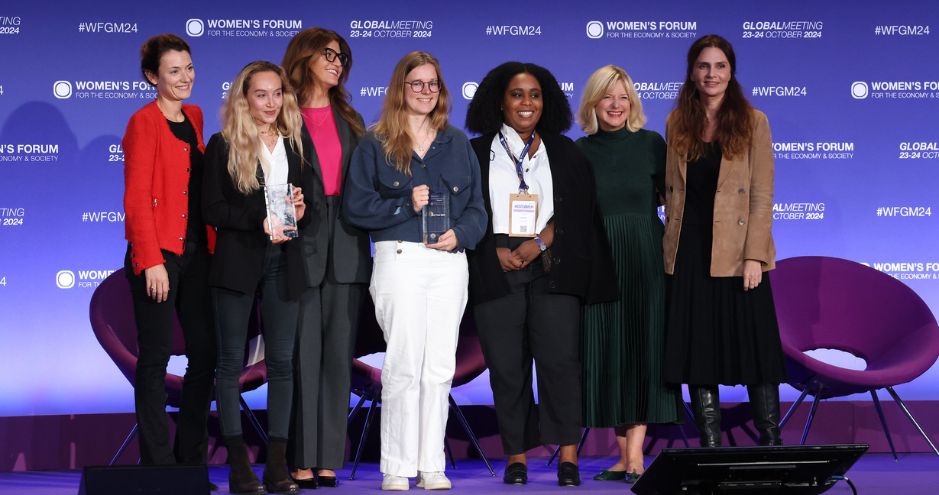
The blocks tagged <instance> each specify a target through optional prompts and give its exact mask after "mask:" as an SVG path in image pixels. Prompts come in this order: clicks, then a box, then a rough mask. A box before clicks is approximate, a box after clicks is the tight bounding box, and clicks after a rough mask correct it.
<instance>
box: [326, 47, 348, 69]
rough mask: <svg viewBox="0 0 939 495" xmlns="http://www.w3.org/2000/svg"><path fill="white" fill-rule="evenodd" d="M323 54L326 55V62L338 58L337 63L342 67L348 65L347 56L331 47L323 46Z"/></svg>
mask: <svg viewBox="0 0 939 495" xmlns="http://www.w3.org/2000/svg"><path fill="white" fill-rule="evenodd" d="M323 56H324V57H326V61H327V62H335V61H336V58H339V65H341V66H343V67H345V66H347V65H349V56H348V55H346V54H345V53H342V52H337V51H336V50H333V49H332V48H329V47H326V48H323Z"/></svg>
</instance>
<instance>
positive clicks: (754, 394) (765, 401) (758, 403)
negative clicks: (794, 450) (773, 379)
mask: <svg viewBox="0 0 939 495" xmlns="http://www.w3.org/2000/svg"><path fill="white" fill-rule="evenodd" d="M747 395H749V396H750V409H751V410H752V411H753V425H754V426H755V427H756V431H758V432H759V433H760V445H782V438H780V435H779V385H777V384H775V383H760V384H756V385H747Z"/></svg>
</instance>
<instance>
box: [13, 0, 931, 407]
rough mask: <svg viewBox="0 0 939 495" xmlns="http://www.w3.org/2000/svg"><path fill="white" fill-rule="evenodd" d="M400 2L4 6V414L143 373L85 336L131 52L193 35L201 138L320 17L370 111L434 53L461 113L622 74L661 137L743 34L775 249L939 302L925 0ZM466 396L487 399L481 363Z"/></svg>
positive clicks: (135, 90) (117, 392)
mask: <svg viewBox="0 0 939 495" xmlns="http://www.w3.org/2000/svg"><path fill="white" fill-rule="evenodd" d="M394 3H395V2H374V3H373V4H368V3H358V2H339V3H336V2H329V3H327V2H312V1H301V0H283V1H280V2H276V3H270V4H258V3H257V2H251V3H248V2H231V1H226V2H222V1H217V0H212V1H206V2H189V1H187V2H178V1H163V2H124V1H120V2H119V1H117V0H105V1H100V2H93V3H83V2H61V3H59V2H50V1H46V0H38V1H30V2H26V1H22V0H13V1H10V2H4V4H3V5H2V6H0V53H2V58H0V342H2V349H3V359H2V362H3V365H2V370H3V373H2V376H3V380H2V381H0V415H2V416H9V415H33V414H65V413H90V412H116V411H131V410H133V401H132V393H131V390H130V386H129V385H128V383H127V381H126V380H125V379H124V377H123V376H121V375H120V373H119V372H118V371H117V368H116V367H115V366H114V365H113V363H112V362H111V360H110V359H109V358H108V356H107V355H106V354H105V353H104V352H103V351H102V350H101V347H100V345H99V344H98V342H97V341H96V340H95V338H94V336H93V335H92V332H91V328H90V325H89V323H88V302H89V299H90V297H91V294H92V292H93V291H94V288H95V286H96V285H97V284H98V283H99V282H100V281H101V280H102V279H103V278H104V277H106V276H107V275H108V274H109V273H110V272H111V271H112V270H114V269H116V268H118V267H120V266H121V264H122V260H123V255H124V249H125V241H124V239H123V232H124V224H123V220H124V218H123V215H124V214H123V211H122V193H123V170H122V167H123V152H122V149H121V147H120V143H121V136H122V134H123V131H124V128H125V125H126V123H127V120H128V118H129V117H130V115H131V114H132V113H133V112H134V111H135V110H137V109H138V108H139V107H140V106H142V105H143V104H145V103H146V102H148V101H149V100H151V99H152V98H153V97H154V96H155V95H154V92H153V91H152V90H151V89H150V88H149V87H148V86H147V85H146V84H144V83H143V81H142V79H141V77H140V74H139V69H138V67H139V59H138V50H139V47H140V45H141V43H142V42H143V41H144V40H145V39H146V38H147V37H149V36H152V35H154V34H157V33H162V32H173V33H178V34H180V35H182V36H184V37H185V38H186V39H187V41H188V42H189V43H190V44H191V46H192V52H193V53H192V55H193V59H194V61H195V65H196V73H197V78H196V85H195V90H194V93H193V98H192V100H191V102H192V103H195V104H198V105H200V106H201V107H202V108H203V110H204V112H205V114H206V117H207V118H206V123H205V131H206V136H208V135H211V133H214V132H216V131H217V130H218V128H219V123H218V118H217V117H216V116H217V114H218V109H219V107H220V105H221V103H222V98H223V96H224V94H225V91H226V90H227V84H228V82H227V81H229V80H230V79H231V78H233V77H234V75H235V73H236V72H237V71H238V70H239V69H240V68H241V67H242V66H243V65H244V64H245V63H247V62H249V61H251V60H255V59H268V60H272V61H275V62H279V61H280V59H281V57H282V55H283V51H284V48H285V47H286V45H287V41H288V39H289V37H290V36H292V35H293V34H294V33H295V32H296V31H298V30H300V29H304V28H308V27H312V26H324V27H328V28H331V29H334V30H336V31H338V32H339V33H340V34H342V35H343V36H344V37H346V39H347V40H348V41H349V43H350V44H351V45H352V50H353V55H354V66H353V69H352V72H351V78H350V80H349V90H350V93H351V94H352V104H353V105H354V106H355V108H357V109H358V110H359V111H360V112H361V113H362V115H363V116H364V117H365V119H366V121H369V122H372V121H374V120H375V118H376V117H377V114H378V110H379V108H380V105H381V101H382V95H383V93H384V86H385V85H386V84H387V81H388V79H389V77H390V74H391V70H392V68H393V66H394V64H395V62H396V61H397V60H398V59H399V58H400V56H401V55H403V54H404V53H406V52H408V51H411V50H417V49H420V50H426V51H429V52H432V53H434V54H435V55H437V56H438V58H439V59H440V60H441V63H442V65H443V72H444V76H445V80H446V83H447V84H448V86H449V87H450V89H451V92H453V94H454V103H455V104H454V108H453V112H452V119H453V121H454V123H455V124H457V125H458V126H462V123H463V120H464V115H465V111H466V106H467V103H468V99H467V98H468V97H469V96H470V95H471V94H472V91H473V89H474V85H475V82H478V81H479V80H480V79H481V78H482V76H483V75H484V74H485V73H486V72H487V71H488V70H489V69H490V68H492V67H494V66H495V65H497V64H499V63H501V62H503V61H506V60H510V59H516V60H524V61H531V62H535V63H538V64H541V65H544V66H546V67H548V68H549V69H551V70H552V71H553V72H554V74H555V75H556V76H557V78H558V80H559V81H561V83H562V85H563V89H564V90H565V92H567V93H568V95H569V96H570V97H571V98H572V102H573V103H574V105H575V106H576V103H577V102H579V100H580V89H581V88H582V86H583V84H584V82H585V81H586V79H587V77H588V76H589V74H590V73H591V72H592V71H593V70H595V69H596V68H598V67H600V66H601V65H604V64H608V63H615V64H618V65H621V66H623V67H625V68H626V69H627V71H628V72H630V74H631V75H632V77H633V78H634V79H635V81H636V82H637V89H639V93H640V96H641V97H642V98H643V102H644V106H645V109H646V113H647V114H648V116H649V124H648V127H649V128H651V129H654V130H657V131H659V132H662V130H663V125H664V120H665V116H666V115H667V113H668V112H669V110H670V109H671V108H672V106H673V104H674V98H675V96H676V93H677V90H678V87H679V85H680V83H681V81H682V79H683V77H684V69H685V62H684V57H685V53H686V51H687V48H688V46H689V45H690V44H691V42H692V40H693V39H694V38H696V37H699V36H701V35H703V34H707V33H718V34H721V35H723V36H725V37H726V38H728V39H729V40H731V42H732V43H734V45H735V47H736V49H737V60H738V73H737V77H738V79H739V80H740V81H741V83H742V84H743V86H744V88H746V90H747V91H748V92H749V93H750V96H751V101H752V103H753V104H754V105H755V106H756V107H758V108H760V109H762V110H763V111H765V112H766V113H767V115H768V116H769V119H770V124H771V126H772V131H773V140H774V147H775V151H776V185H777V187H776V200H775V201H776V204H775V209H776V221H775V224H774V228H775V236H776V240H777V245H778V252H779V257H780V258H785V257H789V256H797V255H809V254H811V255H829V256H838V257H843V258H848V259H852V260H856V261H860V262H864V263H869V264H870V265H872V266H874V267H876V268H878V269H881V270H883V271H885V272H887V273H890V274H891V275H894V276H895V277H897V278H899V279H901V280H903V282H904V283H906V284H908V285H909V286H910V287H912V288H913V289H914V290H915V291H916V292H917V293H918V294H919V295H920V296H921V297H922V298H923V299H925V300H926V302H927V303H928V304H929V305H930V307H931V308H932V309H933V311H936V310H937V309H939V251H937V249H936V248H937V241H939V230H937V228H936V227H937V225H936V223H937V220H936V217H934V216H933V207H934V206H937V205H936V204H935V202H936V197H937V195H936V192H937V185H939V149H937V142H939V127H937V125H936V115H937V113H939V112H937V110H939V66H937V64H936V53H937V52H939V41H937V36H939V33H933V32H932V31H933V30H934V29H935V30H939V9H936V8H935V6H934V5H933V4H932V2H930V1H927V0H922V1H918V2H916V1H906V0H899V1H892V2H866V1H855V2H815V1H813V2H808V1H789V2H769V3H765V4H764V3H759V2H752V1H744V0H727V1H724V2H720V3H716V2H711V3H705V2H690V1H685V2H677V1H665V0H660V1H656V2H614V1H602V2H601V1H597V2H589V3H586V2H554V3H551V2H534V1H532V2H516V3H514V4H508V3H506V2H501V1H491V0H480V1H476V2H472V3H470V2H415V3H408V4H407V5H408V6H407V7H397V6H395V5H393V4H394ZM570 134H571V137H576V136H578V135H579V134H580V133H579V132H578V131H577V130H572V131H571V133H570ZM936 213H937V215H939V211H937V212H936ZM174 366H175V367H177V368H179V366H180V363H174ZM937 385H939V367H933V369H932V370H930V371H929V372H928V373H927V374H926V375H924V376H923V377H922V378H920V379H919V380H917V381H916V382H914V383H911V384H909V385H905V386H903V387H901V391H900V393H901V394H902V395H903V397H904V398H908V399H939V387H937ZM263 393H264V392H263V390H262V391H260V392H259V393H258V394H256V395H255V396H254V398H253V399H252V402H256V403H257V402H259V401H260V399H261V397H263ZM735 394H736V395H735ZM456 395H461V396H462V397H458V399H462V400H463V401H464V402H475V403H491V395H490V392H489V388H488V380H487V379H486V377H485V376H483V377H481V379H479V380H477V381H476V382H474V383H473V384H470V385H469V386H467V387H463V388H461V389H460V390H459V391H458V393H457V394H456ZM725 397H726V398H727V400H735V399H736V400H739V399H742V398H743V397H744V395H743V392H742V391H736V392H730V393H728V394H726V395H725ZM787 397H792V391H791V389H786V390H785V391H784V398H787Z"/></svg>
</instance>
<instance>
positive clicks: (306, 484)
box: [293, 476, 319, 490]
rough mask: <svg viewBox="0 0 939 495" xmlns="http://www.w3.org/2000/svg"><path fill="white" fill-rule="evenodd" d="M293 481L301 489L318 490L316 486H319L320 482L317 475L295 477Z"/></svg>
mask: <svg viewBox="0 0 939 495" xmlns="http://www.w3.org/2000/svg"><path fill="white" fill-rule="evenodd" d="M293 482H294V483H296V484H297V486H299V487H300V489H301V490H316V487H317V486H319V482H318V480H317V479H316V476H314V477H312V478H304V479H297V478H294V479H293Z"/></svg>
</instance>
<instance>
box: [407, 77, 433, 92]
mask: <svg viewBox="0 0 939 495" xmlns="http://www.w3.org/2000/svg"><path fill="white" fill-rule="evenodd" d="M404 84H407V85H408V86H410V87H411V91H413V92H415V93H421V92H423V91H424V85H425V84H426V85H427V89H429V90H430V92H431V93H436V92H438V91H440V81H438V80H436V79H434V80H433V81H426V82H425V81H421V80H420V79H417V80H414V81H404Z"/></svg>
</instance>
